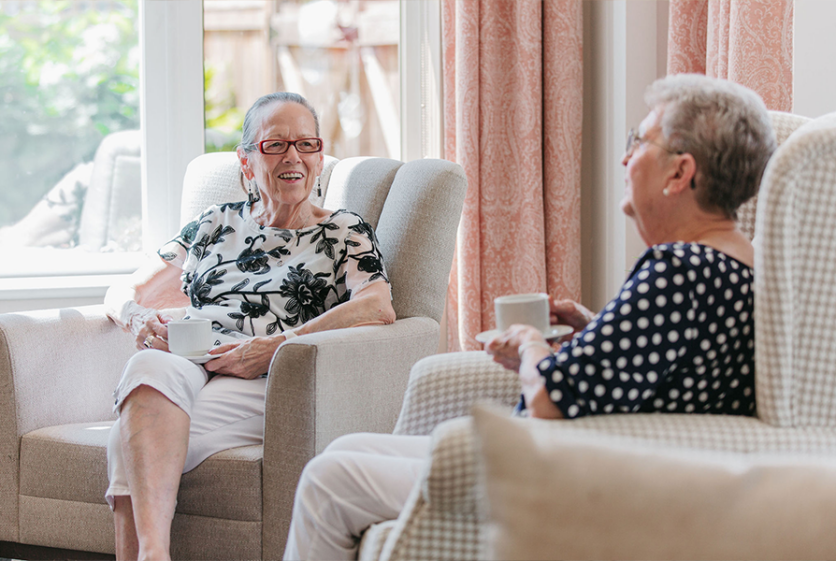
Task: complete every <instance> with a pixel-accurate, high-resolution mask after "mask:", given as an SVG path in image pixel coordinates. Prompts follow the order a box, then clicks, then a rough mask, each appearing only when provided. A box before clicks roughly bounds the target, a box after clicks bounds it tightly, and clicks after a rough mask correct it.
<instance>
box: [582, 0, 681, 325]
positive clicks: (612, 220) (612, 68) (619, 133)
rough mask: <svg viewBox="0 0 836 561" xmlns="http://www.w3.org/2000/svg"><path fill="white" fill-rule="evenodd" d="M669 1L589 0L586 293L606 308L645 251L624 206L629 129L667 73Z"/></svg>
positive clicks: (584, 225) (642, 114) (589, 301)
mask: <svg viewBox="0 0 836 561" xmlns="http://www.w3.org/2000/svg"><path fill="white" fill-rule="evenodd" d="M667 14H668V2H662V1H658V2H647V1H641V0H618V1H608V0H595V1H589V2H584V131H583V161H582V171H581V214H582V218H581V220H582V224H581V238H582V239H581V258H582V271H581V274H582V287H581V290H582V294H583V295H582V300H583V302H584V304H585V305H586V306H588V307H589V308H590V309H593V310H599V309H601V308H602V307H603V306H604V305H605V304H606V303H607V301H609V299H610V298H612V296H613V295H614V294H615V293H616V291H617V290H618V288H619V287H620V286H621V284H622V283H623V282H624V279H625V278H626V275H627V273H628V272H629V270H630V268H631V267H632V264H633V262H634V261H635V260H636V259H637V258H638V256H639V255H641V253H642V252H643V251H644V249H645V245H644V243H643V242H642V241H641V239H640V238H639V237H638V234H637V233H636V230H635V227H634V226H633V223H632V222H631V221H630V220H628V219H626V218H625V217H624V215H623V214H622V213H621V210H620V205H619V203H620V201H621V199H622V196H623V192H624V168H623V166H622V165H621V158H622V156H623V154H624V146H625V143H626V139H627V131H629V130H630V128H632V127H636V126H638V124H639V123H640V122H641V120H642V119H644V117H645V115H646V114H647V107H646V106H645V104H644V91H645V89H646V88H647V86H648V85H649V84H650V83H651V82H653V80H655V79H656V78H659V77H662V76H664V75H665V67H666V60H667V51H666V45H667Z"/></svg>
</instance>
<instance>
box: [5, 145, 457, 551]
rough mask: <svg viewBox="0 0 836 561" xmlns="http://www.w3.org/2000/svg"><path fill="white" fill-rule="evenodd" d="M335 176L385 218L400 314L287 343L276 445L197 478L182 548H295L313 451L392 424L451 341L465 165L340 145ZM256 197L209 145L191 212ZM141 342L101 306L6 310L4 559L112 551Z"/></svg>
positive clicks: (280, 365) (189, 491)
mask: <svg viewBox="0 0 836 561" xmlns="http://www.w3.org/2000/svg"><path fill="white" fill-rule="evenodd" d="M322 185H323V190H324V194H323V198H324V206H325V207H326V208H332V209H336V208H348V209H350V210H352V211H355V212H357V213H359V214H360V215H362V216H363V217H364V218H365V219H366V220H367V221H369V222H370V223H371V224H372V225H373V226H374V227H375V229H376V232H377V236H378V239H379V240H380V245H381V251H382V253H383V256H384V259H385V262H386V267H387V271H388V273H389V276H390V279H391V281H392V291H393V298H394V301H393V305H394V308H395V311H396V312H397V316H398V319H397V321H396V322H395V323H394V324H392V325H387V326H367V327H356V328H350V329H341V330H335V331H328V332H323V333H315V334H311V335H305V336H300V337H297V338H294V339H293V340H292V341H288V342H286V343H285V344H283V345H282V346H281V347H280V348H279V349H278V350H277V352H276V354H275V356H274V357H273V361H272V363H271V365H270V376H269V380H268V385H267V397H266V399H267V412H266V415H265V443H264V445H263V446H246V447H241V448H235V449H232V450H227V451H225V452H221V453H219V454H216V455H214V456H212V457H210V458H209V459H207V460H206V461H205V462H204V463H203V464H201V465H200V466H199V467H198V468H196V469H195V470H193V471H191V472H189V473H187V474H185V475H184V476H183V479H182V484H181V488H180V492H179V495H178V504H177V512H176V515H175V518H174V522H173V525H172V555H173V557H174V558H175V559H226V560H228V559H262V558H263V559H279V558H281V555H282V552H283V550H284V543H285V539H286V536H287V529H288V526H289V521H290V515H291V507H292V504H293V496H294V492H295V488H296V483H297V480H298V477H299V474H300V473H301V471H302V468H303V467H304V465H305V463H306V462H307V461H308V460H309V459H310V458H312V457H313V456H314V455H315V454H316V453H317V452H319V451H321V450H322V449H323V448H324V447H325V446H326V445H327V444H328V443H329V442H330V441H331V440H333V439H334V438H336V437H337V436H340V435H342V434H345V433H349V432H357V431H376V432H391V431H392V429H393V427H394V425H395V421H396V419H397V415H398V411H399V410H400V407H401V402H402V398H403V394H404V390H405V388H406V384H407V379H408V374H409V369H410V367H411V366H412V365H413V364H414V363H415V362H416V361H417V360H419V359H420V358H422V357H425V356H427V355H430V354H432V353H434V352H436V350H437V349H438V343H439V321H440V319H441V315H442V311H443V307H444V300H445V295H446V290H447V279H448V276H449V271H450V265H451V262H452V257H453V248H454V244H455V233H456V229H457V227H458V222H459V217H460V214H461V208H462V203H463V200H464V194H465V190H466V180H465V177H464V173H463V170H462V169H461V168H460V167H459V166H458V165H456V164H453V163H451V162H447V161H444V160H430V159H425V160H417V161H414V162H410V163H402V162H399V161H395V160H389V159H383V158H348V159H345V160H342V161H339V162H337V161H336V160H335V159H333V158H328V160H327V163H326V167H325V171H324V172H323V175H322ZM242 198H244V192H243V191H242V190H241V187H240V183H239V179H238V163H237V159H236V157H235V154H234V153H220V154H207V155H203V156H200V157H198V158H197V159H195V160H194V161H193V162H192V163H191V164H190V166H189V168H188V171H187V173H186V177H185V180H184V192H183V199H182V218H183V221H184V222H186V221H188V220H190V219H191V218H192V217H193V216H195V215H196V214H197V213H198V212H199V211H200V210H202V209H203V208H205V207H206V206H208V205H209V204H210V203H214V202H223V201H235V200H241V199H242ZM134 352H135V350H134V348H133V341H132V338H131V337H130V336H128V335H126V334H124V333H123V332H122V331H121V330H120V329H118V328H117V327H116V326H115V325H114V324H113V323H112V322H110V321H109V320H108V319H107V318H106V317H105V316H104V314H103V309H102V308H101V307H99V306H94V307H84V308H77V309H61V310H48V311H38V312H31V313H14V314H3V315H0V557H2V556H3V555H4V553H5V554H9V555H10V556H11V554H10V553H9V552H10V551H11V552H12V554H14V552H19V551H21V545H20V544H31V545H35V546H47V547H52V548H62V549H69V550H75V551H88V552H99V553H113V551H114V540H113V528H112V525H113V523H112V515H111V513H110V509H109V507H108V506H107V504H106V503H105V501H104V491H105V489H106V487H107V475H106V473H107V472H106V443H107V437H108V430H109V427H110V425H111V424H112V421H113V419H114V415H113V413H112V412H111V407H112V397H111V392H112V391H113V389H114V388H115V386H116V383H117V381H118V379H119V376H120V372H121V370H122V367H123V365H124V364H125V361H126V360H127V359H128V357H129V356H130V355H131V354H132V353H134ZM23 551H25V549H24V550H23ZM47 556H48V554H47Z"/></svg>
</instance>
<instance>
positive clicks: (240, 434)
mask: <svg viewBox="0 0 836 561" xmlns="http://www.w3.org/2000/svg"><path fill="white" fill-rule="evenodd" d="M140 385H147V386H150V387H152V388H154V389H155V390H157V391H159V392H160V393H162V394H163V395H164V396H166V397H167V398H168V399H170V400H171V401H172V402H173V403H174V404H175V405H177V406H178V407H180V409H182V410H183V411H185V412H186V414H187V415H188V416H189V419H190V426H189V448H188V452H187V454H186V465H185V467H184V468H183V473H186V472H187V471H191V470H193V469H194V468H196V467H197V466H198V465H199V464H200V463H201V462H202V461H203V460H205V459H206V458H208V457H209V456H211V455H212V454H215V453H217V452H220V451H221V450H228V449H229V448H235V447H237V446H246V445H249V444H261V443H262V442H263V440H264V392H265V389H266V387H267V378H256V379H255V380H244V379H241V378H235V377H232V376H215V377H213V378H212V379H211V380H209V376H208V374H207V373H206V370H204V369H203V367H202V366H198V365H196V364H194V363H192V362H191V361H189V360H187V359H185V358H183V357H179V356H177V355H173V354H171V353H167V352H163V351H159V350H153V349H151V350H145V351H140V352H138V353H136V354H135V355H134V356H132V357H131V359H130V360H129V361H128V363H127V364H126V365H125V369H124V371H123V372H122V379H121V380H120V382H119V385H118V386H117V387H116V391H115V392H113V394H114V397H115V398H116V404H115V405H114V407H113V409H114V411H116V413H117V414H118V413H119V412H120V410H121V407H122V402H123V401H124V399H125V398H126V397H128V395H129V394H130V393H131V392H132V391H133V390H134V389H136V388H137V387H138V386H140ZM119 425H120V423H119V421H118V420H117V421H116V423H114V425H113V428H112V429H111V431H110V440H109V441H108V445H107V471H108V478H109V480H110V486H109V487H108V488H107V491H106V493H105V498H106V499H107V502H108V504H110V507H111V508H113V497H114V496H121V495H130V494H131V491H130V488H129V486H128V480H127V477H126V475H125V462H124V460H123V457H122V439H121V435H120V432H119Z"/></svg>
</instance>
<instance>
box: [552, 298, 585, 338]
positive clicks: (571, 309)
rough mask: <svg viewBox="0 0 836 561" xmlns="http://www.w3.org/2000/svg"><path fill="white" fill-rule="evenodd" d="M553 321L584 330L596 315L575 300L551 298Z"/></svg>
mask: <svg viewBox="0 0 836 561" xmlns="http://www.w3.org/2000/svg"><path fill="white" fill-rule="evenodd" d="M549 307H550V311H551V322H552V325H554V324H562V325H568V326H569V327H571V328H572V329H574V330H575V331H576V332H577V331H583V330H584V328H585V327H586V326H587V324H588V323H589V322H590V321H592V318H593V317H595V314H593V313H592V312H591V311H589V309H587V308H586V307H585V306H583V305H581V304H578V303H577V302H575V301H574V300H568V299H567V300H554V299H552V298H551V297H550V298H549Z"/></svg>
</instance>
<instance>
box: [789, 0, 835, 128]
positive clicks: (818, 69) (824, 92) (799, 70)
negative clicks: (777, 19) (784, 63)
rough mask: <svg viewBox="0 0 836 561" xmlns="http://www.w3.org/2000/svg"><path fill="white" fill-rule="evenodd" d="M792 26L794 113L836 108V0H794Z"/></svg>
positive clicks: (819, 112)
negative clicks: (835, 0) (835, 34)
mask: <svg viewBox="0 0 836 561" xmlns="http://www.w3.org/2000/svg"><path fill="white" fill-rule="evenodd" d="M794 20H795V21H794V28H793V41H794V45H793V80H792V82H793V87H792V89H793V113H798V114H799V115H804V116H805V117H819V116H821V115H824V114H825V113H831V112H833V111H836V36H834V32H836V2H834V1H833V0H796V2H795V13H794Z"/></svg>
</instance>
